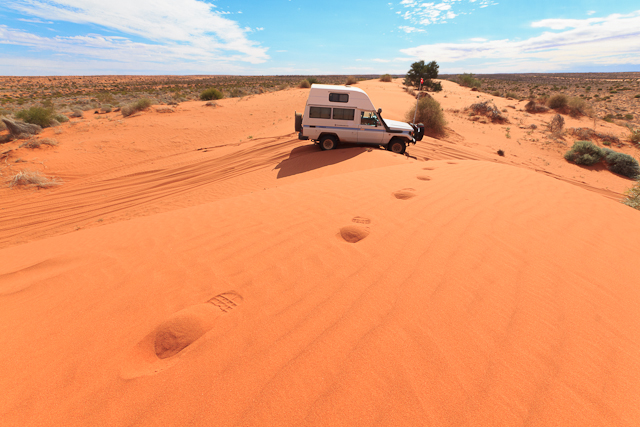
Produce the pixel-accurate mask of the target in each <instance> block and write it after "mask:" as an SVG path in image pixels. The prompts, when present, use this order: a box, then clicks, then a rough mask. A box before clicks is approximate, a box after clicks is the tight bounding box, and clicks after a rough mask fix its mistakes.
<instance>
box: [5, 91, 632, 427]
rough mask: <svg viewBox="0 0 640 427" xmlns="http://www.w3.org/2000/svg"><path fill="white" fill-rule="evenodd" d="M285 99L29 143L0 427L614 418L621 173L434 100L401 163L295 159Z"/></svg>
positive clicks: (152, 116)
mask: <svg viewBox="0 0 640 427" xmlns="http://www.w3.org/2000/svg"><path fill="white" fill-rule="evenodd" d="M362 85H363V87H365V88H366V90H368V91H369V92H370V93H371V95H372V98H373V100H374V103H375V104H376V106H381V107H382V108H383V110H384V111H385V112H386V114H385V116H386V117H389V118H401V116H402V114H403V108H402V106H403V105H404V104H406V103H411V98H410V97H409V96H408V95H406V94H404V93H403V92H401V91H400V90H399V88H398V87H397V86H393V85H387V86H385V85H383V84H381V83H377V82H365V83H362ZM445 90H446V91H449V92H446V93H443V94H441V95H438V96H442V99H443V100H444V99H446V100H449V99H451V98H452V96H453V95H452V93H454V91H458V92H459V95H458V96H461V97H462V96H464V91H465V90H464V89H457V88H455V87H449V85H446V86H445ZM444 95H447V98H444ZM470 96H475V93H474V94H473V95H471V94H469V95H468V97H467V100H468V101H469V103H471V102H473V99H472V98H470ZM305 97H306V94H305V92H304V91H288V92H283V93H276V94H269V95H261V96H256V97H254V98H252V99H248V100H244V101H239V100H226V101H225V102H224V103H223V104H222V106H221V107H218V108H216V109H207V108H205V107H202V105H201V104H200V105H196V103H194V104H193V105H187V106H184V107H180V108H184V109H188V110H189V111H184V112H182V113H181V112H180V111H176V112H175V113H164V114H161V113H153V112H150V113H146V114H145V113H143V114H141V115H140V116H138V117H132V118H130V119H126V120H125V121H124V124H117V123H115V121H114V122H108V121H101V123H103V124H100V125H95V124H94V123H95V122H91V121H89V123H91V124H92V125H93V126H94V127H95V128H94V132H85V134H86V138H87V139H86V140H85V139H83V138H85V137H82V136H81V132H76V131H75V130H74V129H75V128H72V127H68V128H67V129H65V131H64V133H63V134H60V135H59V136H57V137H58V138H59V140H60V142H61V143H60V146H59V147H57V148H55V149H49V150H48V151H41V152H38V154H37V155H38V156H40V158H43V157H45V156H46V159H47V162H45V163H46V165H47V168H48V169H47V171H50V172H52V174H59V175H64V176H65V178H66V181H67V182H66V183H65V184H64V185H63V186H61V187H60V188H58V189H55V190H47V191H39V192H38V191H29V190H26V191H16V190H11V191H9V190H6V189H5V190H3V191H4V192H3V193H2V197H3V202H4V201H5V200H6V204H5V203H3V208H4V209H3V210H2V211H0V212H2V213H1V215H2V223H1V225H2V229H1V230H0V236H2V242H4V246H5V247H4V249H0V389H1V390H3V399H1V400H0V419H2V425H78V426H85V425H105V426H106V425H145V426H150V425H158V426H160V425H213V424H215V425H291V426H298V425H327V426H333V425H389V426H391V425H393V426H397V425H421V426H424V425H432V426H461V425H468V426H487V425H514V426H518V425H526V426H549V425H563V426H572V425H575V426H585V425H616V426H635V425H638V423H639V422H640V405H639V404H638V403H640V322H639V320H640V319H639V318H638V316H639V315H638V313H639V312H640V288H638V286H637V281H638V280H637V277H639V276H640V266H639V264H638V263H637V262H635V261H636V260H637V259H638V256H639V255H640V249H638V245H637V241H636V240H637V239H636V236H638V235H639V233H640V216H639V215H638V212H637V211H635V210H633V209H630V208H628V207H626V206H624V205H621V204H620V203H618V202H617V201H615V200H611V198H610V197H603V195H604V196H611V193H615V191H610V190H607V188H606V187H607V186H610V187H614V186H618V187H623V184H625V183H627V182H628V181H626V180H624V179H622V178H620V177H616V176H613V175H611V174H610V173H609V172H607V171H589V170H582V169H579V168H577V167H575V168H574V167H573V166H571V165H567V164H566V163H565V164H564V165H561V166H562V167H558V168H556V169H554V167H553V166H552V165H555V164H557V165H560V163H559V160H558V159H557V158H556V157H557V156H556V155H555V152H553V151H548V152H547V155H546V157H545V159H546V161H547V162H548V163H549V165H550V167H549V169H548V170H543V169H542V168H539V165H537V164H536V162H534V161H532V162H531V163H532V164H526V161H527V160H526V159H522V158H518V157H515V156H514V158H510V157H509V153H510V150H511V149H512V150H513V151H514V152H516V154H517V153H520V154H522V153H523V152H518V151H517V150H524V149H525V148H520V146H522V145H524V144H523V143H522V142H521V144H517V142H515V141H514V138H511V139H510V140H507V139H505V138H503V139H501V140H497V135H499V134H500V133H502V132H503V130H501V128H500V127H499V126H493V125H483V126H485V128H483V131H485V132H488V134H489V135H490V137H487V138H486V139H483V138H481V137H479V135H478V134H480V132H482V131H475V132H472V130H473V129H474V126H480V125H479V124H470V123H471V122H468V123H466V122H464V121H463V120H462V117H457V116H455V115H454V114H453V113H452V114H449V116H448V117H449V118H450V125H449V126H450V127H451V128H452V129H453V131H454V132H451V133H450V134H449V136H448V137H447V138H446V139H445V140H439V141H438V140H428V141H425V143H424V144H421V145H418V146H416V147H412V148H411V149H410V150H409V152H408V153H409V154H410V156H398V155H394V154H391V153H388V152H385V151H382V150H367V149H365V148H358V147H356V148H348V149H342V150H336V151H333V152H319V151H317V149H315V147H311V146H308V145H307V144H306V143H304V142H302V141H298V140H296V139H295V138H294V135H292V134H291V133H290V127H291V123H289V121H287V123H284V120H283V123H282V124H279V123H277V122H276V124H275V125H269V123H273V122H274V121H275V118H274V117H272V114H274V113H269V111H274V112H275V113H277V112H279V111H281V112H282V114H283V115H284V114H288V115H289V116H292V111H289V110H291V109H293V110H295V109H296V108H298V109H301V107H298V105H300V104H302V105H304V100H305ZM242 102H246V103H247V104H246V105H249V106H251V108H250V111H257V109H258V108H265V109H266V108H267V107H268V106H271V105H273V106H274V107H273V110H269V111H267V110H265V112H264V114H255V115H257V116H258V117H257V118H256V121H255V123H253V124H252V125H250V126H249V125H248V126H247V127H246V128H245V127H241V126H238V122H239V121H241V119H242V117H244V116H246V113H245V114H244V115H243V114H242V111H243V108H244V106H242V105H240V104H241V103H242ZM252 103H254V104H252ZM387 105H388V106H387ZM443 106H444V107H445V109H447V108H450V109H454V108H455V106H454V105H450V106H447V105H445V102H444V101H443ZM244 111H245V112H246V110H244ZM387 111H388V112H387ZM223 113H224V114H223ZM216 114H217V115H218V116H216ZM165 117H169V118H165ZM213 117H217V118H218V120H215V121H214V120H211V118H213ZM456 117H457V118H456ZM179 119H182V121H180V120H179ZM94 120H95V119H94ZM233 120H236V121H233ZM536 120H543V119H542V118H536ZM194 123H197V126H196V125H195V124H194ZM242 123H244V122H242ZM234 124H235V126H234ZM80 125H82V123H81V124H79V125H76V126H80ZM165 125H166V126H165ZM262 125H264V128H262V127H260V126H262ZM110 126H113V127H110ZM118 126H121V128H118ZM125 126H126V128H125V129H128V130H122V127H125ZM214 126H218V127H219V129H218V130H217V131H215V130H213V127H214ZM223 126H227V127H226V128H225V129H226V130H221V129H222V127H223ZM251 126H254V127H251ZM100 127H104V132H102V133H101V132H98V131H97V129H101V128H100ZM118 129H121V131H122V134H118V135H116V134H115V132H117V131H118ZM249 132H250V133H249ZM245 134H247V135H245ZM178 135H181V137H180V141H179V142H176V143H175V144H171V143H169V142H168V141H172V139H171V138H177V137H178ZM249 135H251V136H252V138H250V139H248V138H246V136H249ZM67 138H68V139H67ZM74 138H78V140H75V139H74ZM101 138H104V139H105V140H106V139H109V141H111V142H110V143H109V144H111V145H110V146H108V147H107V146H106V144H107V143H106V142H105V143H104V144H105V145H104V146H102V147H103V148H102V149H96V148H95V146H96V145H99V143H98V141H100V140H101ZM81 139H82V140H83V141H84V142H82V143H85V142H86V141H91V142H90V143H88V144H85V146H86V147H87V149H86V151H82V150H74V149H73V148H76V145H74V144H78V143H79V142H78V141H80V140H81ZM129 139H132V140H134V141H135V142H136V144H139V145H140V147H141V148H139V151H135V150H130V149H128V148H125V144H126V142H127V141H128V140H129ZM494 143H496V144H497V143H499V144H500V146H501V147H503V149H505V151H507V154H508V155H507V157H505V158H499V157H498V156H496V155H495V154H494V148H495V147H493V146H492V144H494ZM118 144H120V145H118ZM154 144H155V145H154ZM506 144H512V145H508V146H507V145H506ZM70 147H71V148H70ZM504 147H510V148H504ZM199 148H204V149H201V150H198V149H199ZM529 149H530V152H527V153H529V155H531V156H533V155H534V154H535V155H541V156H542V154H541V153H544V152H545V147H539V146H536V145H535V144H532V146H531V147H530V148H529ZM56 151H57V153H56ZM531 153H534V154H531ZM103 154H104V156H103ZM425 158H429V160H427V161H425ZM83 159H86V160H83ZM65 168H66V169H65ZM537 169H539V170H540V171H541V172H543V173H536V170H537ZM566 171H569V172H568V173H566ZM562 173H564V175H561V174H562ZM574 173H575V174H582V175H584V177H583V178H581V177H580V176H578V178H579V179H575V178H574V177H573V176H572V174H574ZM607 174H608V175H607ZM553 176H557V177H560V178H562V179H554V178H553ZM611 176H613V178H611ZM572 180H573V181H574V182H576V183H579V184H582V186H578V185H573V184H571V183H570V182H571V181H572ZM567 181H569V182H567ZM605 184H606V185H605ZM585 187H586V188H588V189H590V190H597V191H587V190H586V189H585ZM618 187H615V189H616V191H617V189H618ZM598 191H600V193H599V192H598ZM129 217H130V218H133V219H130V220H126V221H123V220H122V219H126V218H129ZM100 218H103V221H99V219H100ZM76 224H77V225H79V226H80V228H85V229H80V230H78V231H75V232H69V231H71V230H72V229H73V227H74V226H76ZM46 236H53V237H46ZM27 240H30V241H29V242H28V243H24V244H16V242H18V241H27Z"/></svg>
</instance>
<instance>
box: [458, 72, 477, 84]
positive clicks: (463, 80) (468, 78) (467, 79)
mask: <svg viewBox="0 0 640 427" xmlns="http://www.w3.org/2000/svg"><path fill="white" fill-rule="evenodd" d="M458 83H459V84H460V86H465V87H475V88H479V87H480V86H482V82H481V81H480V80H478V79H476V78H475V77H474V76H473V74H471V73H463V74H460V75H459V76H458Z"/></svg>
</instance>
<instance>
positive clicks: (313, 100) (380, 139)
mask: <svg viewBox="0 0 640 427" xmlns="http://www.w3.org/2000/svg"><path fill="white" fill-rule="evenodd" d="M381 113H382V110H381V109H378V110H377V111H376V109H375V107H374V106H373V103H372V102H371V100H370V99H369V96H367V94H366V93H365V92H364V91H363V90H362V89H359V88H356V87H350V86H334V85H318V84H314V85H311V90H310V91H309V98H308V99H307V105H306V106H305V108H304V113H303V114H298V113H296V115H295V128H296V132H298V138H300V139H304V140H307V139H308V140H312V141H314V142H316V143H318V144H319V145H320V149H321V150H333V149H334V148H336V147H337V146H338V144H340V143H343V142H347V143H358V144H369V145H375V146H380V145H381V146H384V147H386V148H387V150H389V151H393V152H394V153H399V154H402V153H404V151H405V149H406V148H407V145H408V144H415V143H416V141H420V140H422V137H423V135H424V126H423V125H422V124H418V125H415V124H409V123H404V122H398V121H396V120H388V119H383V118H382V114H381Z"/></svg>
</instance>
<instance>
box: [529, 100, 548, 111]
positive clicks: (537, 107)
mask: <svg viewBox="0 0 640 427" xmlns="http://www.w3.org/2000/svg"><path fill="white" fill-rule="evenodd" d="M524 110H525V111H526V112H527V113H544V112H545V111H547V110H549V109H548V108H547V107H545V106H544V105H542V104H539V103H537V102H536V101H535V100H533V99H532V100H530V101H529V102H527V103H526V104H525V106H524Z"/></svg>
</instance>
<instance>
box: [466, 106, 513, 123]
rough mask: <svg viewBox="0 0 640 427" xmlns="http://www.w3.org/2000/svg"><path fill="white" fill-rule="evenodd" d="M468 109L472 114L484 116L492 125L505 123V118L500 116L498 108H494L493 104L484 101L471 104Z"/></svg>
mask: <svg viewBox="0 0 640 427" xmlns="http://www.w3.org/2000/svg"><path fill="white" fill-rule="evenodd" d="M469 109H470V110H471V112H472V114H477V115H481V116H485V117H487V118H489V119H490V120H491V121H492V122H494V123H505V122H507V118H506V117H504V116H503V115H502V114H500V110H498V108H497V107H496V106H495V104H493V103H491V102H489V101H484V102H479V103H477V104H473V105H471V107H469Z"/></svg>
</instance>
